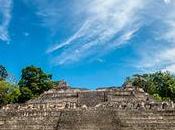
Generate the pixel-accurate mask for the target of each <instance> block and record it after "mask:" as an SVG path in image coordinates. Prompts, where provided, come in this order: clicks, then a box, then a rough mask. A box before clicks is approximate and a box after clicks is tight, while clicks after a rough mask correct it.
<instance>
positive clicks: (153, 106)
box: [0, 82, 175, 130]
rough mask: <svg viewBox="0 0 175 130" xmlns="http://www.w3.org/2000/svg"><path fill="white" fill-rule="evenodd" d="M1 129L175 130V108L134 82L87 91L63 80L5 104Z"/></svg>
mask: <svg viewBox="0 0 175 130" xmlns="http://www.w3.org/2000/svg"><path fill="white" fill-rule="evenodd" d="M0 130H175V108H174V104H173V103H172V102H157V101H155V100H153V99H152V98H151V96H149V95H148V94H147V93H145V92H144V91H143V90H142V89H140V88H136V87H133V86H130V85H125V86H123V87H121V88H104V89H97V90H83V89H72V88H70V87H68V86H67V84H66V83H64V82H62V83H60V85H59V87H58V88H55V89H52V90H49V91H47V92H45V93H44V94H42V95H41V96H40V97H39V98H37V99H33V100H30V101H28V102H27V103H25V104H13V105H7V106H4V107H3V108H2V109H1V110H0Z"/></svg>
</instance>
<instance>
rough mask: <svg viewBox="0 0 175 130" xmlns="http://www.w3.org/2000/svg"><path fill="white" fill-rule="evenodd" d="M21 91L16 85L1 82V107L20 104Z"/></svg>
mask: <svg viewBox="0 0 175 130" xmlns="http://www.w3.org/2000/svg"><path fill="white" fill-rule="evenodd" d="M19 95H20V91H19V89H18V87H17V86H16V85H13V84H10V83H8V82H6V81H0V107H1V106H3V105H6V104H8V103H16V102H18V97H19Z"/></svg>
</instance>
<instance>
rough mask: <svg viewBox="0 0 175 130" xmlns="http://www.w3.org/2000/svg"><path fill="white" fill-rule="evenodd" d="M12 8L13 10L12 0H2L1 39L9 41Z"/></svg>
mask: <svg viewBox="0 0 175 130" xmlns="http://www.w3.org/2000/svg"><path fill="white" fill-rule="evenodd" d="M11 10H12V0H0V14H2V19H0V40H2V41H5V42H7V43H8V42H9V41H10V37H9V32H8V27H9V23H10V20H11Z"/></svg>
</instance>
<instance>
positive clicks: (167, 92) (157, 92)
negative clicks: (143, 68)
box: [126, 72, 175, 101]
mask: <svg viewBox="0 0 175 130" xmlns="http://www.w3.org/2000/svg"><path fill="white" fill-rule="evenodd" d="M126 82H130V83H132V85H133V86H136V87H141V88H143V89H144V91H145V92H147V93H149V94H150V95H153V96H154V97H155V98H156V99H157V100H168V99H170V100H173V101H175V76H174V75H172V74H170V73H169V72H155V73H151V74H142V75H138V74H137V75H133V76H132V77H129V78H127V80H126Z"/></svg>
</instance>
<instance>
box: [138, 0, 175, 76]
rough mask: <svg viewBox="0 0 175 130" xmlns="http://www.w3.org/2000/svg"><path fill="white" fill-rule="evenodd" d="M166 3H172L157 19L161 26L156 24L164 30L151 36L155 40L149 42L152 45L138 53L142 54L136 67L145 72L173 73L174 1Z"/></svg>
mask: <svg viewBox="0 0 175 130" xmlns="http://www.w3.org/2000/svg"><path fill="white" fill-rule="evenodd" d="M166 2H172V4H171V5H170V4H169V5H167V7H168V8H167V9H166V12H165V13H164V14H161V15H160V17H159V19H158V20H159V21H161V22H162V23H163V25H161V24H160V23H157V24H160V27H161V26H164V29H162V30H161V31H159V32H157V35H155V36H153V37H154V38H155V39H156V40H151V41H149V43H150V42H152V44H149V46H150V47H149V48H148V49H145V50H144V51H143V52H139V53H140V54H143V53H144V54H143V55H142V57H141V62H140V63H139V65H138V66H139V67H142V68H144V69H146V70H147V71H150V70H151V71H152V70H163V71H165V70H168V71H171V72H173V73H175V3H173V2H175V1H166ZM164 6H165V5H164ZM164 6H163V7H164ZM160 9H161V8H160ZM143 47H144V46H143ZM145 48H147V47H145Z"/></svg>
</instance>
